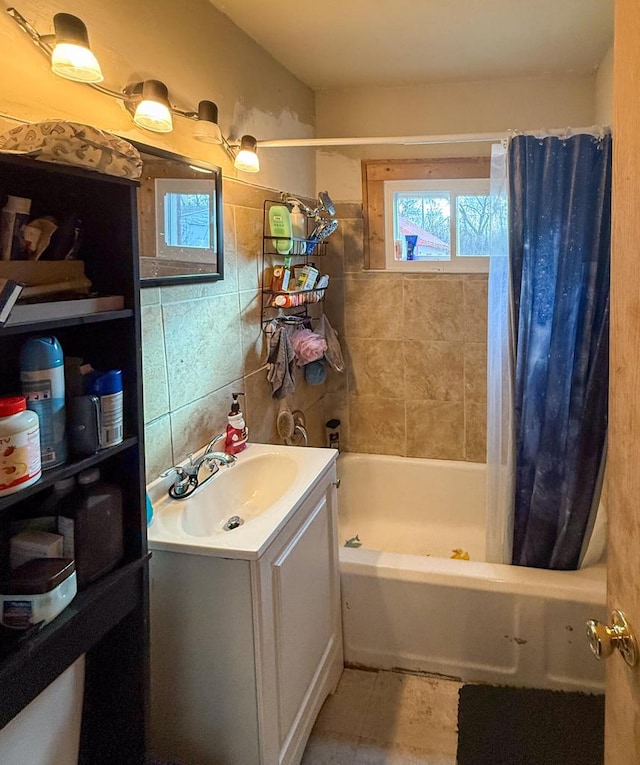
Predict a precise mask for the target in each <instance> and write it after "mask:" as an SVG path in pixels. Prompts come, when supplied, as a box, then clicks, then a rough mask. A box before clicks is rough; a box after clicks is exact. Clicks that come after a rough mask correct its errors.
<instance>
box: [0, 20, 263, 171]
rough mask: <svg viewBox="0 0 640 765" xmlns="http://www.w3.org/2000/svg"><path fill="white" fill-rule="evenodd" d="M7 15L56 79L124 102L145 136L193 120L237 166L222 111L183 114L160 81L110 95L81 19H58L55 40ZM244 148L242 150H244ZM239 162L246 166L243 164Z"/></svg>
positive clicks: (203, 106) (204, 107) (202, 108)
mask: <svg viewBox="0 0 640 765" xmlns="http://www.w3.org/2000/svg"><path fill="white" fill-rule="evenodd" d="M7 14H8V15H9V16H10V17H11V18H12V19H13V20H14V21H15V23H16V24H17V25H18V26H19V27H20V29H21V30H22V31H23V32H24V33H25V34H26V35H28V37H29V38H30V39H31V42H32V43H33V44H34V45H35V46H36V47H37V48H38V49H39V50H40V51H41V52H42V53H44V54H45V56H47V58H48V59H49V60H50V61H51V68H52V70H53V71H54V73H55V74H58V75H60V76H62V77H66V78H67V79H73V80H76V81H77V82H82V83H84V84H85V85H89V87H91V88H93V89H94V90H97V91H99V92H100V93H102V94H103V95H105V96H110V97H111V98H116V99H118V100H119V101H123V102H124V105H125V107H126V108H127V109H128V111H129V112H130V113H131V115H132V116H133V120H134V122H135V123H136V125H138V126H139V127H141V128H144V129H145V130H152V131H153V132H156V133H169V132H170V131H171V130H172V129H173V120H172V116H177V117H183V118H184V119H189V120H194V122H195V123H196V125H195V127H194V131H193V137H194V138H195V140H197V141H202V142H204V143H210V144H220V145H221V146H222V148H223V149H224V151H225V153H226V154H227V156H228V157H229V158H230V159H231V160H232V162H234V164H235V163H236V161H237V158H238V154H239V152H238V144H237V143H236V142H234V143H233V144H232V143H230V142H229V140H228V139H227V138H225V137H224V136H223V135H222V133H221V132H220V127H219V125H218V107H217V106H216V104H214V103H213V101H200V103H199V104H198V111H194V110H192V109H181V108H179V107H177V106H174V105H172V104H171V103H170V102H169V93H168V90H167V86H166V85H165V84H164V83H162V82H160V80H145V81H144V82H136V83H131V84H130V85H127V87H126V88H125V89H124V91H118V90H111V89H110V88H107V87H105V86H104V85H100V84H99V83H100V82H101V81H102V79H103V77H102V72H101V70H100V66H99V64H98V61H97V59H96V58H95V56H94V55H93V53H92V52H91V50H90V49H89V36H88V33H87V28H86V26H85V24H84V23H83V22H82V21H81V20H80V19H79V18H78V17H77V16H71V15H70V14H68V13H58V14H56V15H55V17H54V28H55V32H56V33H55V35H40V34H39V33H38V32H37V31H36V30H35V29H34V27H33V26H32V25H31V24H30V23H29V22H28V21H27V20H26V19H25V18H24V16H22V15H21V14H20V13H19V12H18V11H17V10H16V9H15V8H7ZM58 48H59V50H58ZM245 138H251V136H245ZM243 141H244V138H243ZM251 141H252V146H253V148H252V150H251V151H252V152H253V157H249V158H248V160H246V161H248V164H247V165H246V166H244V167H243V168H242V169H244V170H245V172H250V173H255V172H258V170H259V169H260V165H259V162H258V158H257V156H256V154H255V149H256V139H255V138H251ZM243 148H244V147H243V146H240V149H241V150H242V149H243ZM240 162H241V163H242V159H241V160H240Z"/></svg>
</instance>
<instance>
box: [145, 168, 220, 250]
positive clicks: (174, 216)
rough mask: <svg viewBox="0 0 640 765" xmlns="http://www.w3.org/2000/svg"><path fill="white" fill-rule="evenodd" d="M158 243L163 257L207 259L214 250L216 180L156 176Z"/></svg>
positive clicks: (158, 248)
mask: <svg viewBox="0 0 640 765" xmlns="http://www.w3.org/2000/svg"><path fill="white" fill-rule="evenodd" d="M155 187H156V194H155V197H156V238H157V241H156V245H157V249H156V251H157V254H158V257H160V258H168V259H171V260H180V261H184V260H188V261H192V262H197V263H201V262H207V261H210V260H211V255H213V254H215V243H216V241H217V240H216V216H215V184H214V182H213V181H208V180H184V179H175V178H171V179H161V178H158V179H156V182H155Z"/></svg>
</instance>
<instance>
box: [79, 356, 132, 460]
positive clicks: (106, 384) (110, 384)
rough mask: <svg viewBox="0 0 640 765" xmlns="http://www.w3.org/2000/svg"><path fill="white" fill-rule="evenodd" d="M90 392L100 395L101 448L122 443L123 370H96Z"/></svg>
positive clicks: (90, 383) (99, 439) (89, 386)
mask: <svg viewBox="0 0 640 765" xmlns="http://www.w3.org/2000/svg"><path fill="white" fill-rule="evenodd" d="M87 387H88V393H91V394H93V395H94V396H97V397H98V401H99V406H98V421H99V426H100V427H99V437H98V441H99V444H100V448H101V449H106V448H108V447H109V446H115V445H116V444H119V443H122V441H123V439H124V427H123V413H122V404H123V387H122V370H121V369H111V370H110V371H108V372H95V373H93V374H92V376H91V380H90V381H89V384H88V386H87Z"/></svg>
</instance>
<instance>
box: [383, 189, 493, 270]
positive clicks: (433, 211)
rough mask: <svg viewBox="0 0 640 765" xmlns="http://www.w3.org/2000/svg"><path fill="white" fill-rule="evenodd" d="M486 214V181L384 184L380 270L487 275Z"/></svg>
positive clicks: (487, 233) (488, 200)
mask: <svg viewBox="0 0 640 765" xmlns="http://www.w3.org/2000/svg"><path fill="white" fill-rule="evenodd" d="M489 212H490V197H489V179H488V178H441V179H437V180H402V181H385V182H384V215H385V226H384V242H385V267H386V268H387V269H388V270H394V271H436V272H437V271H450V272H458V273H460V272H473V271H475V272H477V271H487V270H488V268H489V236H490V217H489Z"/></svg>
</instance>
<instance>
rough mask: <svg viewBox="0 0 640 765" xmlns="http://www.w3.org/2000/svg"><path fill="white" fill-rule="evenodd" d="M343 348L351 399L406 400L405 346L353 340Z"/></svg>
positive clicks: (348, 341) (352, 338) (369, 340)
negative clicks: (372, 397)
mask: <svg viewBox="0 0 640 765" xmlns="http://www.w3.org/2000/svg"><path fill="white" fill-rule="evenodd" d="M344 345H345V347H344V348H343V354H344V353H346V367H347V374H348V384H349V392H350V393H351V395H352V396H378V397H381V398H404V396H405V382H404V377H405V375H404V355H403V343H399V342H390V341H384V340H383V341H380V342H379V341H376V340H373V339H362V338H356V337H351V338H349V339H348V340H347V341H346V342H345V344H344Z"/></svg>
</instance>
